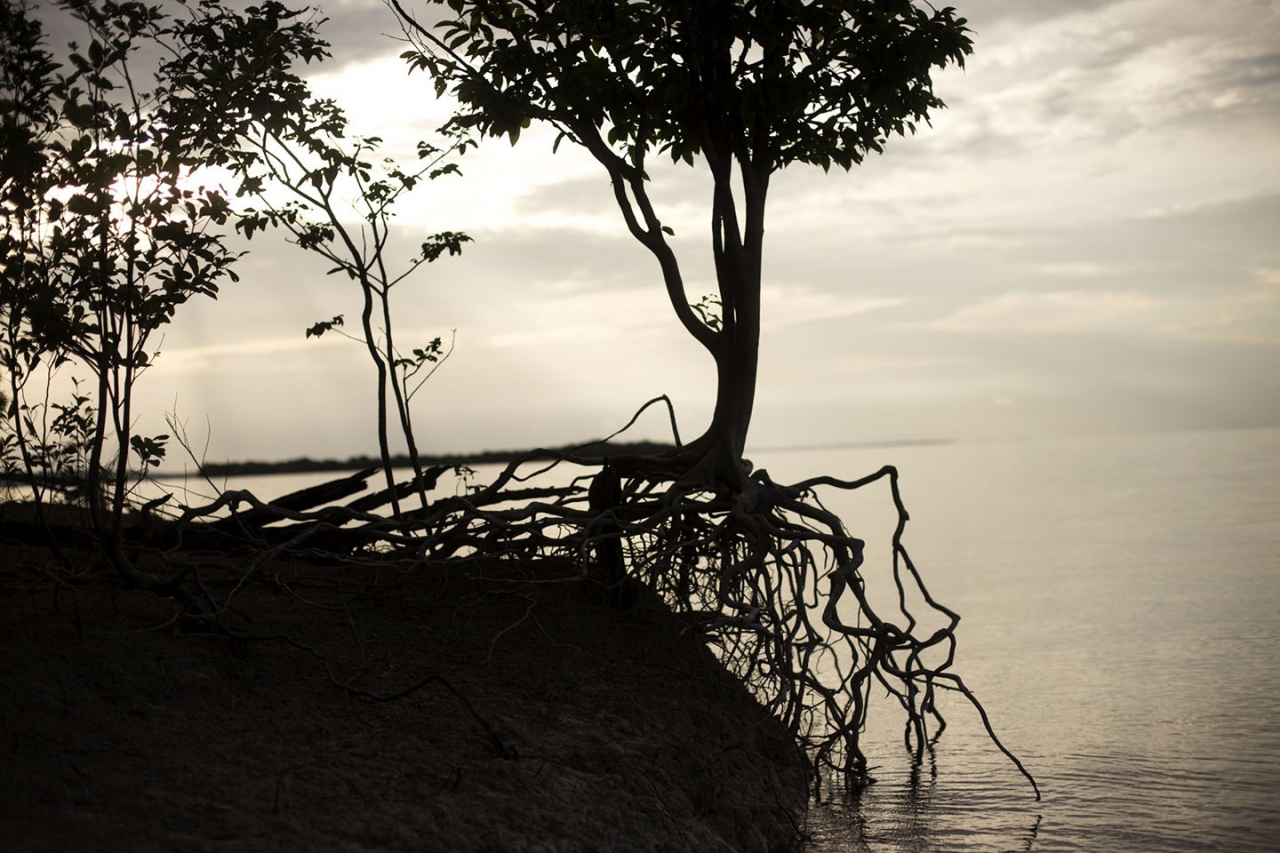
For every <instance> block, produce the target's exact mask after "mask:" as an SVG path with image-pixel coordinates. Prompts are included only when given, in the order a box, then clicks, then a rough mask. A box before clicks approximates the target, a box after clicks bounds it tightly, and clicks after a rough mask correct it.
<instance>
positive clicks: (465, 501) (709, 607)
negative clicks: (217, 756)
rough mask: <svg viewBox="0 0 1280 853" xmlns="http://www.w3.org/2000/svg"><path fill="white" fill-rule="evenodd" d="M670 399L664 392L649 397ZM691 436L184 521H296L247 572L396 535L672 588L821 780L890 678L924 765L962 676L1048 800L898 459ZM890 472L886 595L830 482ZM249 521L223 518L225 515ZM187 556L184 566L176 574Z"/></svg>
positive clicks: (619, 590)
mask: <svg viewBox="0 0 1280 853" xmlns="http://www.w3.org/2000/svg"><path fill="white" fill-rule="evenodd" d="M659 401H666V398H665V397H663V398H658V399H657V400H654V401H650V403H649V404H646V408H647V407H648V406H649V405H652V404H653V403H656V402H659ZM666 402H667V405H668V409H669V408H670V403H669V401H666ZM640 411H641V412H643V411H644V409H643V408H642V409H641V410H640ZM639 414H640V413H639V412H638V413H637V415H636V417H639ZM634 421H635V418H633V419H632V423H634ZM629 426H630V424H628V425H627V427H629ZM627 427H624V430H625V429H626V428H627ZM673 427H674V418H673ZM619 432H621V431H619ZM615 435H616V434H615ZM612 437H613V436H611V437H610V438H612ZM676 438H677V444H676V447H675V449H674V450H673V451H671V452H670V453H668V454H666V455H660V456H636V457H612V458H611V459H610V460H609V461H608V462H605V460H604V459H602V458H600V457H598V456H592V455H590V447H585V448H582V449H581V451H580V453H575V454H567V455H563V456H561V457H560V458H559V459H556V460H552V461H550V462H543V463H538V464H535V462H536V460H537V459H545V457H544V456H534V455H530V456H529V457H526V458H524V459H519V460H516V461H515V462H512V463H511V464H509V465H508V466H507V467H506V468H504V469H503V470H502V471H501V472H500V473H499V475H498V476H497V477H496V478H495V479H494V481H493V482H492V483H490V484H488V485H487V486H484V487H478V488H473V489H471V490H469V491H468V492H467V493H466V494H460V495H455V496H452V497H445V498H441V499H439V500H437V501H436V502H434V503H432V504H430V505H429V506H428V507H427V508H425V509H422V510H417V511H415V512H412V513H406V514H404V515H402V516H400V517H398V518H395V519H388V518H385V517H382V516H377V515H373V514H371V513H369V512H366V511H363V510H362V509H353V508H352V507H351V505H350V504H348V505H347V506H345V507H333V506H330V507H326V508H322V509H319V510H314V511H304V510H302V509H298V508H294V507H285V506H278V505H273V504H266V503H263V502H262V501H259V500H258V499H257V498H255V497H254V496H253V495H251V494H249V493H247V492H226V493H224V494H223V495H222V496H221V497H219V498H218V499H217V500H216V501H214V502H213V503H212V504H210V505H209V506H207V507H201V508H194V509H193V508H188V509H186V510H185V511H184V513H183V515H182V517H181V518H180V519H178V521H177V522H176V533H174V534H173V535H174V536H176V537H177V541H178V542H181V541H183V538H182V537H183V536H184V535H186V536H188V537H190V536H191V535H192V533H193V532H196V531H194V528H192V523H193V522H194V521H196V520H197V519H200V518H205V517H208V516H209V515H210V514H212V513H214V512H217V511H219V510H223V509H224V508H227V507H234V506H235V505H236V504H238V503H247V504H249V505H250V506H252V508H253V509H252V510H251V511H250V513H245V514H239V513H238V514H236V516H235V518H237V519H240V520H243V519H244V518H252V519H253V520H255V521H257V522H265V523H267V524H270V523H279V524H281V525H282V526H277V527H274V528H273V527H266V526H264V525H262V524H259V525H258V526H255V527H254V528H253V529H252V530H248V529H246V530H244V531H243V533H244V534H245V535H247V536H249V537H250V538H252V539H253V540H255V541H256V542H257V544H258V546H259V548H262V547H263V546H264V545H265V546H266V550H264V551H260V553H259V556H258V558H257V559H256V560H254V561H253V563H252V565H251V566H250V569H249V572H248V573H247V574H246V578H247V576H248V575H249V574H253V573H254V572H256V571H258V570H259V567H260V566H261V565H263V564H264V563H265V562H266V561H267V560H268V559H270V558H271V557H272V555H274V554H277V553H296V552H298V550H299V549H303V548H305V549H307V550H308V553H314V551H315V550H316V549H319V550H320V551H322V552H324V553H326V554H329V555H331V556H332V557H334V558H335V559H359V558H360V556H359V555H360V554H361V553H362V552H372V551H382V552H385V551H388V550H390V551H392V552H396V553H398V554H400V555H401V556H405V555H408V554H414V553H416V555H417V556H418V557H419V558H425V559H431V560H448V559H457V558H466V557H469V556H472V555H483V556H484V557H486V558H489V559H493V558H504V557H505V558H509V559H512V560H517V561H520V562H521V563H522V564H526V565H528V566H531V567H535V568H536V567H537V566H540V565H547V561H552V562H553V563H554V564H556V565H565V564H566V562H567V563H569V564H570V565H576V566H577V567H578V572H577V575H576V577H575V576H572V575H569V576H566V575H564V574H562V573H557V574H556V575H555V576H554V577H547V576H543V577H538V576H536V575H535V574H531V575H530V577H529V579H528V581H527V582H528V583H534V584H536V583H567V582H578V583H581V582H586V583H593V584H597V585H598V586H599V587H600V589H601V592H602V596H603V597H604V598H605V599H606V600H607V601H609V602H610V603H611V604H612V605H613V606H614V607H616V608H618V609H619V610H625V609H628V608H629V607H630V606H631V604H632V602H633V601H634V598H635V596H636V595H639V594H645V591H651V592H652V593H656V594H657V595H658V596H660V597H661V598H662V599H663V601H665V603H666V604H667V605H668V606H669V607H670V608H671V609H672V610H674V611H675V612H676V613H677V614H679V615H681V616H683V617H684V618H685V619H686V621H687V622H688V624H689V626H690V627H689V630H696V631H698V632H700V633H701V634H702V635H703V637H704V638H705V640H706V642H707V643H708V644H709V645H711V646H712V647H713V648H715V649H716V650H717V652H718V655H719V657H720V659H721V661H722V662H723V664H724V665H725V667H727V668H728V670H729V671H730V672H731V673H733V674H734V675H735V676H736V677H737V678H738V679H740V680H741V681H742V682H743V683H744V684H746V685H747V686H748V687H749V688H750V689H751V690H752V691H753V692H754V693H755V695H756V697H757V699H758V700H759V701H761V702H762V703H763V704H764V705H766V706H767V707H768V708H769V710H770V711H771V712H772V713H773V714H774V715H775V716H776V717H778V718H779V719H780V720H782V721H783V722H784V723H785V724H786V725H787V726H788V727H789V728H790V730H791V731H792V732H793V733H794V735H795V737H796V739H797V741H798V742H799V743H800V744H801V745H802V746H803V747H804V748H805V750H806V752H807V753H808V755H809V756H810V757H811V759H812V761H813V764H814V771H815V773H814V778H815V779H820V778H824V777H830V776H836V777H839V778H843V779H844V780H846V781H847V782H848V783H849V784H851V785H854V786H860V785H862V784H865V783H866V782H868V781H869V775H868V769H869V768H868V766H867V758H866V756H865V754H864V752H863V750H862V748H861V744H860V742H859V738H860V735H861V733H862V732H863V730H864V727H865V725H866V722H867V716H868V709H869V705H870V699H871V696H872V690H873V688H874V687H875V686H878V687H879V688H880V689H882V690H884V691H885V692H886V693H887V695H888V696H891V697H893V699H895V700H896V701H897V703H898V705H899V706H900V707H901V709H902V712H903V714H904V716H905V725H904V741H905V744H906V747H907V749H908V751H909V752H910V754H911V756H912V761H913V766H918V765H919V764H920V763H921V761H922V760H923V758H924V757H925V756H926V755H927V754H929V753H930V752H931V748H932V745H933V743H934V741H935V740H936V739H937V737H938V736H939V735H940V734H941V733H942V731H943V729H944V728H945V727H946V721H945V720H944V719H943V717H942V715H941V714H940V713H939V712H938V709H937V705H936V698H937V696H938V692H939V691H941V690H946V691H954V692H958V693H960V694H961V695H963V696H964V697H965V698H966V699H967V700H968V701H969V702H970V703H971V704H972V705H973V707H974V708H975V709H976V710H977V712H978V714H979V716H980V718H981V720H982V724H983V726H984V727H985V729H986V731H987V734H988V735H989V736H990V738H991V740H992V742H993V743H994V744H995V745H996V747H997V748H998V749H999V750H1000V751H1001V752H1002V753H1004V754H1005V755H1006V756H1007V757H1008V758H1009V759H1010V760H1011V761H1012V762H1013V764H1014V765H1015V767H1017V769H1018V770H1019V772H1021V773H1022V775H1023V776H1025V777H1026V779H1027V780H1028V782H1030V783H1031V786H1032V788H1033V790H1034V791H1035V793H1036V798H1037V799H1039V796H1040V794H1039V790H1038V788H1037V787H1036V783H1035V780H1034V779H1033V778H1032V776H1031V774H1030V773H1029V772H1027V770H1026V768H1025V767H1023V765H1022V763H1021V762H1020V761H1019V760H1018V759H1017V758H1016V757H1015V756H1014V755H1013V754H1012V753H1011V752H1010V751H1009V750H1008V749H1007V748H1006V747H1005V746H1004V745H1003V744H1002V743H1001V742H1000V740H999V738H998V737H997V736H996V734H995V732H994V730H993V728H992V726H991V723H990V720H989V719H988V717H987V714H986V711H985V709H984V708H983V707H982V705H981V703H980V702H979V701H978V699H977V698H976V697H975V696H974V694H973V693H972V691H970V690H969V689H968V687H967V686H966V685H965V684H964V682H963V681H962V680H961V678H960V677H959V676H958V675H957V674H955V673H954V672H952V671H951V668H952V664H953V662H954V659H955V651H956V636H955V630H956V626H957V625H958V624H959V621H960V617H959V615H958V614H956V613H955V612H954V611H952V610H950V609H948V608H947V607H945V606H944V605H942V604H940V603H939V602H937V601H936V600H935V599H934V598H933V596H932V595H931V594H930V592H929V590H928V588H927V586H926V585H925V583H924V580H923V579H922V578H921V576H920V573H919V571H918V570H917V568H916V566H915V564H914V563H913V562H912V560H911V557H910V555H909V554H908V553H907V549H906V547H905V546H904V545H903V542H902V538H903V532H904V530H905V528H906V523H907V520H908V513H907V510H906V507H905V505H904V504H903V501H902V496H901V493H900V490H899V486H898V472H897V469H895V468H894V467H892V466H885V467H884V468H881V469H880V470H879V471H877V472H875V473H874V474H871V475H869V476H866V477H862V478H860V479H856V480H840V479H837V478H834V477H830V476H820V477H814V478H811V479H808V480H804V481H802V482H799V483H795V484H792V485H779V484H777V483H775V482H773V481H772V480H771V479H770V478H769V476H768V474H767V472H765V471H752V470H751V467H750V465H749V464H748V463H746V462H744V461H740V462H739V464H738V465H737V466H735V470H733V471H732V472H729V474H728V475H725V472H724V471H723V470H722V468H723V466H722V465H720V464H719V463H718V462H717V463H716V464H714V465H703V464H701V460H706V459H715V460H722V459H723V458H724V453H723V449H722V448H718V447H715V446H713V445H711V446H709V445H708V443H707V442H706V440H705V437H704V439H700V440H699V442H695V443H694V444H692V445H685V446H681V445H680V444H679V438H678V434H677V436H676ZM531 467H534V468H535V470H533V471H532V472H530V471H529V468H531ZM547 482H550V485H547V484H545V483H547ZM881 482H883V483H885V484H887V485H888V487H889V491H890V494H891V496H892V501H893V504H894V507H895V509H896V512H897V522H896V526H895V528H894V531H893V536H892V581H893V584H894V587H895V588H896V593H897V595H896V602H893V603H891V604H888V605H886V604H885V603H884V602H882V601H879V600H878V599H877V600H875V601H873V598H874V596H873V595H872V594H871V593H870V592H869V590H868V585H867V578H866V577H865V576H864V558H863V551H864V547H865V543H864V541H863V540H862V539H859V538H857V537H855V536H853V535H851V533H850V532H849V531H848V530H847V529H846V528H845V526H844V523H843V522H842V521H841V520H840V518H838V517H837V516H836V515H835V514H834V513H832V512H830V511H829V510H828V509H826V507H825V506H824V505H823V504H822V502H821V500H820V499H819V497H818V495H817V489H818V488H820V487H822V488H829V489H835V490H839V491H845V492H854V491H857V490H860V489H864V488H866V487H868V486H871V485H872V484H876V483H881ZM234 523H237V522H235V521H221V522H218V523H217V524H216V525H214V527H216V528H218V529H219V530H220V531H223V532H225V531H227V530H228V529H229V527H230V525H232V524H234ZM188 528H192V529H191V530H188ZM184 531H185V533H184ZM201 535H203V534H201ZM384 556H385V554H384ZM185 571H186V570H183V571H182V572H180V573H179V574H177V575H175V576H174V577H173V578H171V580H170V584H171V585H172V586H173V587H176V586H177V585H178V582H179V581H180V580H183V579H185V578H186V574H185ZM636 582H640V583H638V584H637V583H636ZM234 592H235V590H234V589H233V590H232V591H231V593H230V594H228V596H227V597H226V600H224V601H221V602H216V601H213V600H212V598H211V597H207V596H206V597H204V600H205V601H206V602H207V605H208V606H207V607H195V601H194V600H193V599H192V598H190V597H187V598H183V599H180V601H181V602H182V603H183V605H184V606H185V607H187V608H188V610H189V612H191V611H196V612H191V615H192V616H195V617H197V618H202V619H207V620H211V621H215V622H216V621H217V620H218V619H219V618H220V615H221V614H222V613H223V612H224V611H225V609H226V608H227V606H228V605H229V602H230V597H231V595H233V594H234ZM526 615H527V614H526ZM934 626H936V627H934Z"/></svg>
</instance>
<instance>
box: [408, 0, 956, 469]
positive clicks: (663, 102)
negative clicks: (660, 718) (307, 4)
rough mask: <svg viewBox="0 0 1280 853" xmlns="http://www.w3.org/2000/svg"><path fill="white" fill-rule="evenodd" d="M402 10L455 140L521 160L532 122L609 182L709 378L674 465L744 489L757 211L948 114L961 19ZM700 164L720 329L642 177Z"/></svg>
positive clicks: (455, 0) (754, 338) (843, 2)
mask: <svg viewBox="0 0 1280 853" xmlns="http://www.w3.org/2000/svg"><path fill="white" fill-rule="evenodd" d="M392 5H393V6H394V7H395V10H396V12H397V13H398V15H399V16H400V18H401V21H402V22H403V26H404V28H405V31H406V33H407V34H408V35H409V36H410V37H411V38H412V39H413V40H414V41H415V44H416V46H417V47H418V50H415V51H411V52H409V53H406V54H405V56H406V57H407V59H408V60H409V62H410V64H411V66H412V67H414V68H418V69H423V70H425V71H427V72H429V73H430V74H431V75H432V77H433V79H434V85H435V91H436V93H437V95H440V94H443V93H445V92H446V91H447V92H450V93H451V94H453V95H454V96H456V97H457V99H458V101H459V102H460V105H461V106H460V110H459V112H458V114H457V116H456V117H455V118H454V124H455V125H456V126H458V127H462V128H467V129H471V130H474V131H476V132H478V133H481V134H483V135H486V136H504V135H505V136H507V137H509V138H510V140H511V142H512V143H513V144H514V143H515V142H516V141H517V140H518V139H519V137H520V132H521V130H522V129H523V128H525V127H527V126H528V125H529V124H530V122H532V121H542V122H547V123H549V124H551V125H553V126H554V127H555V128H556V129H557V130H558V131H559V134H560V136H559V138H558V139H557V142H556V144H557V146H558V145H559V144H560V142H561V141H562V140H568V141H569V142H571V143H573V144H576V145H580V146H582V147H583V148H585V149H586V150H587V151H588V152H590V154H591V155H592V157H594V158H595V159H596V160H597V161H598V162H599V163H600V164H601V166H603V168H604V170H605V171H606V173H607V174H608V177H609V180H610V182H611V183H612V186H613V192H614V197H615V199H616V200H617V204H618V207H619V209H620V211H621V213H622V217H623V219H624V220H625V222H626V225H627V228H628V229H629V230H630V232H631V234H632V235H633V236H634V237H635V239H636V240H638V241H639V242H640V243H641V244H642V245H643V246H644V247H645V248H646V249H648V250H649V251H650V252H651V253H652V254H653V256H654V258H655V259H656V260H657V262H658V266H659V269H660V270H661V275H662V280H663V283H664V285H665V287H666V292H667V295H668V297H669V299H670V301H671V305H672V307H673V308H674V309H675V313H676V316H677V317H678V318H679V319H680V322H681V323H682V324H683V326H684V328H685V329H686V330H687V331H688V332H689V334H690V335H692V336H693V337H694V338H695V339H696V340H697V341H698V342H699V343H700V344H701V345H702V346H703V347H704V348H705V349H706V350H707V352H708V353H709V354H710V355H711V357H712V358H713V359H714V360H715V364H716V373H717V393H716V404H715V410H714V414H713V416H712V420H711V424H710V426H709V427H708V428H707V431H706V432H705V433H704V434H703V435H702V436H701V437H700V438H698V439H696V440H695V441H693V442H691V443H690V444H689V445H688V446H687V447H686V448H685V449H684V450H683V451H682V453H681V461H682V463H683V464H686V465H689V466H690V467H693V468H695V469H697V471H698V473H697V476H704V475H707V474H710V475H712V476H713V477H714V478H716V479H719V480H722V481H725V482H730V483H732V484H734V486H735V487H737V488H749V486H748V481H747V480H745V479H744V476H743V473H744V472H743V471H742V470H741V458H742V453H743V449H744V447H745V444H746V438H747V432H748V429H749V427H750V423H751V412H752V406H753V402H754V398H755V387H756V373H757V363H758V359H759V344H760V290H761V271H762V257H763V252H764V236H765V208H766V202H767V200H768V193H769V182H770V178H771V177H772V175H773V174H774V173H775V172H777V171H778V170H780V169H783V168H786V167H787V166H794V165H800V164H808V165H815V166H821V167H822V168H823V169H824V170H829V169H830V168H831V167H832V166H836V167H838V168H840V169H850V168H852V167H853V166H855V165H857V164H859V163H861V162H862V161H863V159H864V158H865V157H866V156H867V155H868V154H869V153H872V152H879V151H881V150H883V147H884V145H885V144H886V141H887V138H888V137H889V136H891V135H894V134H903V133H908V132H914V131H915V129H916V125H917V123H919V122H921V121H927V119H928V113H929V111H930V110H933V109H937V108H940V107H941V106H943V104H942V101H941V100H939V99H938V97H937V96H936V95H934V93H933V88H932V81H931V77H930V74H931V72H932V71H933V70H934V69H937V68H942V67H944V66H945V65H947V64H948V63H952V62H954V63H958V64H961V65H962V64H963V62H964V57H965V55H966V54H968V53H969V52H970V50H971V42H970V40H969V37H968V35H967V30H966V28H965V26H964V24H965V21H964V19H963V18H959V17H957V16H956V14H955V12H954V10H953V9H952V8H950V7H947V8H944V9H941V10H937V9H933V8H931V7H929V8H925V7H923V6H921V5H916V4H915V3H913V2H911V0H888V2H885V0H839V2H822V3H805V2H800V0H762V1H761V2H739V0H705V2H656V3H626V2H615V1H614V0H571V1H570V2H557V3H554V4H551V3H542V2H534V0H437V2H434V3H432V4H430V8H431V14H432V15H435V14H436V13H443V14H444V15H446V18H445V20H444V21H443V22H441V23H438V24H435V25H428V24H423V23H422V22H420V21H419V19H418V17H416V16H415V15H414V14H412V13H411V12H410V11H409V10H408V9H406V7H405V5H404V4H402V2H401V0H392ZM654 156H669V157H671V158H672V159H673V160H675V161H684V162H686V163H688V164H690V165H692V164H693V163H694V162H695V161H696V160H699V159H700V160H702V162H704V163H705V164H706V166H707V168H708V170H709V171H710V174H711V178H712V195H711V199H710V204H709V214H710V216H709V220H710V224H711V244H712V252H713V257H714V260H715V273H716V282H717V286H718V294H717V295H718V300H719V306H718V316H717V317H716V322H714V323H709V322H707V315H706V313H705V312H700V311H697V310H695V306H694V305H692V304H691V302H690V299H689V294H688V293H687V292H686V290H685V281H684V278H683V275H682V273H681V267H680V262H679V259H678V258H677V257H676V255H675V253H674V251H673V250H672V248H671V245H670V243H669V242H668V240H667V237H668V236H669V235H670V234H671V229H670V228H668V227H666V226H664V225H663V222H662V219H661V212H660V211H659V210H657V209H656V208H655V206H654V204H653V202H652V200H651V198H650V194H649V173H648V165H649V163H650V162H651V158H652V157H654Z"/></svg>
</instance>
